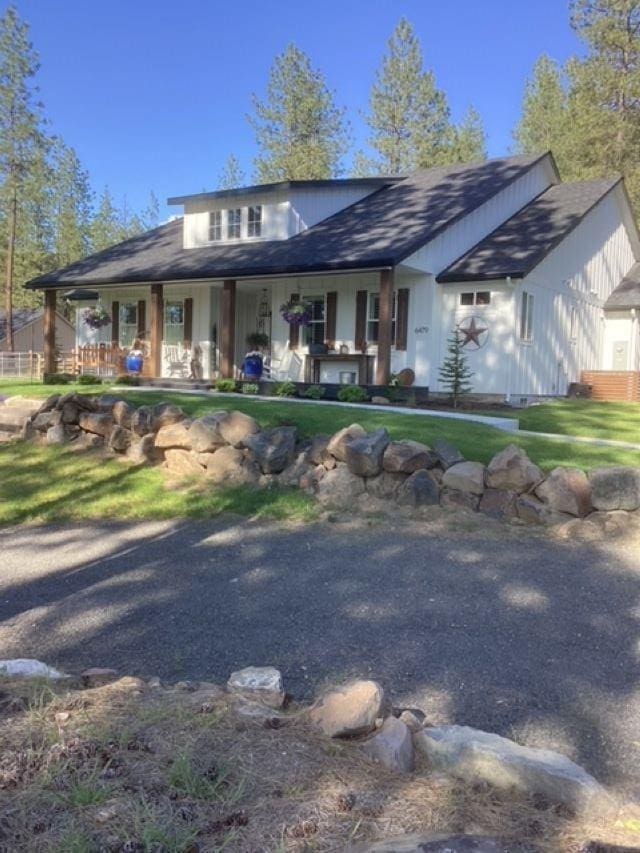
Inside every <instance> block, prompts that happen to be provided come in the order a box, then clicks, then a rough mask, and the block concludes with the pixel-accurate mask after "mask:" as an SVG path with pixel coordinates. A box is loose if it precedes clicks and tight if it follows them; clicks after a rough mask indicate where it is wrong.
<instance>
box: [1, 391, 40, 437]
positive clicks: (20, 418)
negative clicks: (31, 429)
mask: <svg viewBox="0 0 640 853" xmlns="http://www.w3.org/2000/svg"><path fill="white" fill-rule="evenodd" d="M12 399H13V400H17V399H18V398H16V397H14V398H12ZM35 411H36V409H35V407H34V406H32V405H24V406H19V405H18V404H17V403H14V404H13V405H7V403H6V402H5V404H4V405H2V404H0V430H2V431H3V432H13V433H17V432H21V431H22V429H23V427H24V425H25V423H26V422H27V421H28V420H29V419H30V418H31V417H32V416H33V415H34V413H35Z"/></svg>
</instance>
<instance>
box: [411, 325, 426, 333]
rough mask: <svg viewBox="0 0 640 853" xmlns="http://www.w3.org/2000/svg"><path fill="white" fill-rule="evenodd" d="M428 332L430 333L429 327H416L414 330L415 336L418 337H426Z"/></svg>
mask: <svg viewBox="0 0 640 853" xmlns="http://www.w3.org/2000/svg"><path fill="white" fill-rule="evenodd" d="M428 331H429V327H428V326H416V327H415V329H414V330H413V332H414V334H416V335H426V334H427V332H428Z"/></svg>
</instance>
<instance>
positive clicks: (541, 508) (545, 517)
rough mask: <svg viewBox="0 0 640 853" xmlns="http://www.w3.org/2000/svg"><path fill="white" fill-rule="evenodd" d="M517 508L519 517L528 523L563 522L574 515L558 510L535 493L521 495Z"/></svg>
mask: <svg viewBox="0 0 640 853" xmlns="http://www.w3.org/2000/svg"><path fill="white" fill-rule="evenodd" d="M516 510H517V513H518V518H520V519H522V521H525V522H526V523H527V524H561V523H562V522H563V521H568V520H569V519H570V518H571V517H572V516H570V515H568V514H567V513H565V512H556V511H555V510H554V509H552V508H551V507H550V506H549V504H548V503H544V501H541V500H539V499H538V498H537V497H536V496H535V495H519V496H518V498H517V500H516Z"/></svg>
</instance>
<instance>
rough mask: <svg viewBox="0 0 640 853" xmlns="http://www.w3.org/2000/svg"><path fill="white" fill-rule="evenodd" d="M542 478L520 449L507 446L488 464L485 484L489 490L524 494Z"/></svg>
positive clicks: (511, 445) (510, 445)
mask: <svg viewBox="0 0 640 853" xmlns="http://www.w3.org/2000/svg"><path fill="white" fill-rule="evenodd" d="M543 477H544V474H543V473H542V471H541V470H540V468H538V466H537V465H534V464H533V462H532V461H531V460H530V459H529V457H528V456H527V454H526V453H525V452H524V450H522V448H520V447H516V445H515V444H509V445H508V446H507V447H505V448H504V450H501V451H500V452H499V453H496V455H495V456H494V457H493V458H492V460H491V462H489V464H488V466H487V470H486V473H485V482H486V484H487V487H488V488H490V489H507V490H510V491H514V492H526V491H528V490H529V489H530V488H531V487H532V486H535V485H536V484H537V483H539V482H540V480H542V479H543Z"/></svg>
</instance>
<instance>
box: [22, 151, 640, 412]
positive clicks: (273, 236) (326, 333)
mask: <svg viewBox="0 0 640 853" xmlns="http://www.w3.org/2000/svg"><path fill="white" fill-rule="evenodd" d="M169 203H171V204H175V205H181V206H182V207H183V216H182V217H181V218H176V219H175V220H174V221H172V222H169V223H168V224H166V225H162V226H160V227H159V228H156V229H154V230H152V231H149V232H147V233H146V234H143V235H141V236H139V237H135V238H133V239H130V240H126V241H125V242H123V243H120V244H118V245H116V246H113V247H112V248H109V249H106V250H105V251H103V252H100V253H98V254H96V255H93V256H91V257H89V258H86V259H85V260H83V261H80V262H78V263H75V264H72V265H71V266H69V267H66V268H64V269H62V270H57V271H54V272H51V273H49V274H47V275H44V276H41V277H39V278H37V279H34V280H33V281H32V282H30V283H29V285H28V287H30V288H35V289H43V290H45V294H46V305H47V306H48V309H49V310H50V311H52V310H54V309H55V299H56V292H57V291H58V290H61V289H68V288H69V287H80V288H91V290H93V291H96V292H97V293H98V294H99V299H100V301H101V303H102V304H103V305H104V306H106V307H107V309H108V310H109V311H110V313H111V316H112V319H113V322H112V324H111V326H107V327H104V328H103V329H101V330H99V331H98V332H92V331H90V330H89V329H88V328H87V326H86V325H84V324H83V323H82V322H79V323H78V343H79V344H81V345H82V344H87V343H92V342H98V341H102V342H104V343H110V342H114V343H117V344H118V345H119V346H120V347H124V348H126V347H130V346H131V344H132V343H133V340H134V339H135V338H144V339H145V340H146V341H147V342H148V344H149V346H150V359H149V363H150V374H151V375H152V376H156V377H160V376H166V375H169V373H170V372H171V371H172V362H173V361H174V360H175V358H176V357H178V358H181V357H182V353H183V352H184V353H186V355H185V358H187V357H189V358H190V357H191V356H193V354H194V353H195V354H196V356H197V359H198V361H199V363H200V365H201V367H202V371H203V374H204V376H205V377H206V378H212V379H213V378H215V377H217V376H237V375H238V373H239V371H240V369H241V365H242V361H243V357H244V354H245V350H246V344H245V338H246V335H247V333H249V332H252V331H256V330H264V331H266V332H267V333H268V335H269V337H270V341H271V344H270V347H271V358H272V366H273V372H274V375H278V376H280V377H283V376H289V377H290V378H293V379H295V380H304V379H306V380H308V381H313V380H316V381H320V382H327V383H328V382H337V381H339V379H340V376H341V374H344V373H356V377H355V379H356V381H358V382H360V383H362V384H365V383H366V384H378V385H386V384H388V382H389V379H390V376H391V374H393V373H397V372H398V371H400V370H401V369H403V368H407V367H409V368H412V369H413V371H414V372H415V384H416V386H424V387H428V388H430V389H431V390H432V391H437V390H441V386H440V384H439V379H438V371H439V368H440V366H441V365H442V362H443V359H444V357H445V353H446V343H447V337H448V336H449V334H450V333H451V331H452V330H453V329H457V330H458V333H459V334H460V335H461V337H462V340H464V347H465V350H466V352H467V354H468V357H469V362H470V366H471V369H472V370H473V371H474V378H473V383H474V391H476V392H478V393H482V394H490V395H496V396H497V397H499V398H506V399H508V400H512V401H514V402H516V403H518V402H520V401H521V400H522V401H525V400H529V399H531V398H535V397H538V396H545V397H546V396H553V395H563V394H565V393H566V391H567V388H568V386H569V384H570V383H572V382H578V381H580V378H581V375H582V373H583V372H585V371H600V370H604V371H609V370H615V371H625V372H626V371H629V372H634V371H635V372H637V371H640V336H639V332H638V320H637V317H636V312H637V310H638V309H640V264H637V262H638V261H640V240H639V235H638V231H637V227H636V224H635V220H634V217H633V213H632V211H631V208H630V204H629V200H628V197H627V194H626V191H625V187H624V183H623V181H622V180H621V179H616V178H613V179H603V180H594V181H584V182H579V183H562V182H561V181H560V179H559V176H558V172H557V169H556V166H555V163H554V160H553V157H552V155H551V154H550V153H546V154H543V155H541V156H537V157H531V156H517V157H508V158H501V159H495V160H489V161H487V162H485V163H480V164H472V165H459V166H446V167H438V168H434V169H427V170H420V171H418V172H415V173H413V174H411V175H409V176H407V177H403V178H362V179H346V180H332V181H288V182H283V183H277V184H267V185H262V186H252V187H246V188H243V189H237V190H225V191H219V192H211V193H200V194H196V195H187V196H180V197H177V198H172V199H169ZM291 299H294V300H295V299H302V300H305V301H306V300H309V301H310V302H311V303H312V305H313V321H312V323H311V324H310V325H309V326H306V327H303V328H302V329H298V328H297V327H294V326H291V327H290V326H289V325H288V324H287V323H286V322H285V320H284V319H283V318H282V316H281V311H280V307H281V305H282V304H283V303H285V302H287V301H288V300H291ZM323 344H326V347H325V349H327V350H328V352H325V353H322V352H319V350H322V349H323V347H322V345H323ZM314 345H315V346H314ZM318 345H320V346H318ZM310 349H311V351H310ZM363 352H365V353H366V357H363V356H362V353H363Z"/></svg>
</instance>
